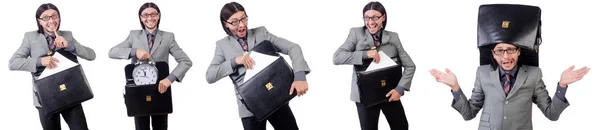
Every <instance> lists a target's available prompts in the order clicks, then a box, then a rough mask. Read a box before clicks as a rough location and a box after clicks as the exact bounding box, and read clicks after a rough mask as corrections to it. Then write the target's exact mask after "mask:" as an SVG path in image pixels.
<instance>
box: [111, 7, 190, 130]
mask: <svg viewBox="0 0 600 130" xmlns="http://www.w3.org/2000/svg"><path fill="white" fill-rule="evenodd" d="M138 15H139V18H140V25H141V26H142V28H143V30H132V31H131V32H130V33H129V36H128V37H127V39H125V41H123V42H121V43H120V44H118V45H116V46H115V47H113V48H111V49H110V52H109V53H108V55H109V57H110V58H112V59H130V58H131V62H132V63H136V62H137V61H138V60H147V59H151V60H152V61H155V62H167V63H168V62H169V54H171V55H173V57H174V58H175V61H177V63H178V64H177V66H176V67H175V69H173V71H172V72H171V73H170V74H169V76H167V78H165V79H162V80H160V82H159V85H158V90H157V91H159V92H160V93H164V92H165V91H167V88H168V87H169V86H171V83H173V82H175V81H178V82H181V81H182V80H183V77H184V76H185V73H186V72H187V71H188V70H189V69H190V68H191V67H192V61H191V60H190V58H189V57H188V56H187V54H185V52H184V51H183V49H182V48H180V47H179V45H178V44H177V42H176V41H175V36H174V34H173V33H171V32H166V31H162V30H158V25H159V24H160V9H159V8H158V6H157V5H156V4H154V3H151V2H150V3H145V4H143V5H142V7H140V10H139V12H138ZM150 117H152V128H153V129H154V130H166V129H167V123H168V121H167V115H152V116H140V117H135V127H136V130H150Z"/></svg>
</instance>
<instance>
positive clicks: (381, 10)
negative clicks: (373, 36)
mask: <svg viewBox="0 0 600 130" xmlns="http://www.w3.org/2000/svg"><path fill="white" fill-rule="evenodd" d="M369 10H376V11H379V13H381V16H383V15H385V20H383V25H382V28H381V30H384V29H385V25H387V20H388V19H387V12H386V11H385V7H383V4H381V3H379V2H378V1H372V2H369V3H368V4H367V5H365V8H363V17H364V15H365V12H367V11H369ZM363 28H367V25H365V26H363Z"/></svg>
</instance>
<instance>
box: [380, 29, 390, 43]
mask: <svg viewBox="0 0 600 130" xmlns="http://www.w3.org/2000/svg"><path fill="white" fill-rule="evenodd" d="M381 33H383V34H381V45H383V44H386V43H388V42H390V35H389V34H388V32H387V31H385V30H384V31H383V32H381Z"/></svg>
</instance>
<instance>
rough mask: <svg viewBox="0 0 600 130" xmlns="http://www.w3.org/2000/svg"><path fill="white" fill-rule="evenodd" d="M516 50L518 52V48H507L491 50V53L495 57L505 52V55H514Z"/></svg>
mask: <svg viewBox="0 0 600 130" xmlns="http://www.w3.org/2000/svg"><path fill="white" fill-rule="evenodd" d="M518 50H519V49H518V48H508V49H506V50H503V49H496V50H492V52H493V53H494V55H496V56H501V55H503V54H504V52H506V53H507V54H515V53H517V51H518Z"/></svg>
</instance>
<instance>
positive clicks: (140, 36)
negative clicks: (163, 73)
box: [108, 30, 192, 82]
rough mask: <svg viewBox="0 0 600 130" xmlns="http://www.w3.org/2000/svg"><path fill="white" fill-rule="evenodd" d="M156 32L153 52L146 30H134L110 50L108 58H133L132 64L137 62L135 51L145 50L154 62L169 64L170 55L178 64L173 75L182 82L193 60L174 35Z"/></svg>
mask: <svg viewBox="0 0 600 130" xmlns="http://www.w3.org/2000/svg"><path fill="white" fill-rule="evenodd" d="M156 31H158V32H157V33H156V36H155V39H154V45H153V46H154V47H152V51H150V49H149V48H150V47H149V46H148V39H147V36H146V32H144V30H132V31H131V32H130V33H129V36H128V37H127V39H125V41H123V42H121V43H120V44H118V45H116V46H114V47H113V48H111V49H110V51H109V52H108V57H110V58H112V59H129V58H131V63H135V62H137V57H135V56H134V55H132V54H135V49H144V50H145V51H146V52H149V53H150V59H152V60H153V61H155V62H160V61H164V62H167V63H169V54H171V55H173V57H174V58H175V61H177V63H178V64H177V66H176V67H175V69H173V71H172V72H171V74H172V75H175V77H176V78H177V79H176V80H177V81H179V82H181V81H182V80H183V77H184V76H185V73H186V72H187V71H188V70H189V69H190V68H191V67H192V60H190V58H189V57H188V56H187V54H185V52H183V49H181V48H180V47H179V45H178V44H177V42H176V41H175V35H174V34H173V33H171V32H166V31H161V30H156ZM159 80H162V79H159Z"/></svg>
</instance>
